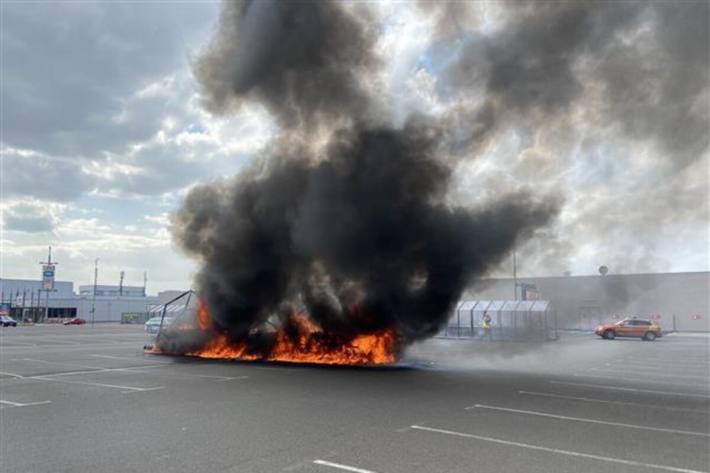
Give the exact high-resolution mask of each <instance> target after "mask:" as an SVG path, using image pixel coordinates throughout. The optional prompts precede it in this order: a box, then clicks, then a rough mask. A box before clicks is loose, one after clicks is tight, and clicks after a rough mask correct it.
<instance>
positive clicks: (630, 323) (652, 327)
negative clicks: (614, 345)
mask: <svg viewBox="0 0 710 473" xmlns="http://www.w3.org/2000/svg"><path fill="white" fill-rule="evenodd" d="M594 333H595V334H597V335H599V336H600V337H602V338H606V339H607V340H613V339H614V338H616V337H639V338H643V339H644V340H646V341H649V342H652V341H653V340H655V339H656V338H660V337H662V336H663V331H662V330H661V327H660V326H659V325H658V324H656V323H655V322H653V321H651V320H643V319H637V318H631V319H624V320H622V321H621V322H616V323H615V324H602V325H600V326H598V327H597V328H596V329H595V330H594Z"/></svg>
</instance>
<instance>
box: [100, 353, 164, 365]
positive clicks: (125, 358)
mask: <svg viewBox="0 0 710 473" xmlns="http://www.w3.org/2000/svg"><path fill="white" fill-rule="evenodd" d="M89 356H93V357H94V358H107V359H109V360H131V361H137V360H139V359H140V357H137V356H134V357H130V356H113V355H98V354H96V355H89ZM150 362H151V363H154V364H156V363H157V364H160V365H174V364H175V363H172V362H170V361H153V360H152V359H151V360H150Z"/></svg>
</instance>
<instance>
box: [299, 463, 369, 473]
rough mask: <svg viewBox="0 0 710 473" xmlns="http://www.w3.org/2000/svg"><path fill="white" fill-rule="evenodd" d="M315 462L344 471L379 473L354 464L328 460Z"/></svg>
mask: <svg viewBox="0 0 710 473" xmlns="http://www.w3.org/2000/svg"><path fill="white" fill-rule="evenodd" d="M313 463H315V464H316V465H322V466H329V467H331V468H336V469H338V470H343V471H352V472H354V473H377V472H375V471H372V470H365V469H363V468H356V467H354V466H348V465H342V464H340V463H333V462H329V461H326V460H314V461H313Z"/></svg>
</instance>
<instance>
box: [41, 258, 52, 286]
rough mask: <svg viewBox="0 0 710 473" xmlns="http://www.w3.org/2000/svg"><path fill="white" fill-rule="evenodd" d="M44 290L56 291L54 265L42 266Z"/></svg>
mask: <svg viewBox="0 0 710 473" xmlns="http://www.w3.org/2000/svg"><path fill="white" fill-rule="evenodd" d="M42 289H44V290H52V289H54V265H53V264H44V265H42Z"/></svg>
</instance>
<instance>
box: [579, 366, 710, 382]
mask: <svg viewBox="0 0 710 473" xmlns="http://www.w3.org/2000/svg"><path fill="white" fill-rule="evenodd" d="M588 370H589V371H594V372H595V373H601V374H602V375H603V374H604V373H606V374H609V375H612V374H614V375H615V376H613V377H614V378H619V377H623V378H624V379H641V378H629V377H628V375H634V374H636V375H639V374H640V375H644V376H646V375H648V378H643V379H645V380H647V381H653V377H654V376H655V377H660V378H664V379H666V378H673V379H704V380H710V373H708V374H706V375H698V374H669V373H664V372H662V371H648V370H637V369H632V370H628V371H619V370H609V369H606V368H588ZM575 376H593V377H597V375H586V374H575ZM600 377H601V376H600ZM603 377H605V378H606V377H607V376H603ZM654 382H655V381H654Z"/></svg>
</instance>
